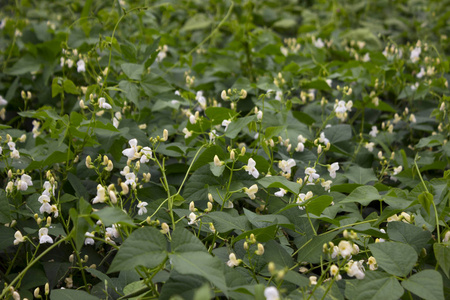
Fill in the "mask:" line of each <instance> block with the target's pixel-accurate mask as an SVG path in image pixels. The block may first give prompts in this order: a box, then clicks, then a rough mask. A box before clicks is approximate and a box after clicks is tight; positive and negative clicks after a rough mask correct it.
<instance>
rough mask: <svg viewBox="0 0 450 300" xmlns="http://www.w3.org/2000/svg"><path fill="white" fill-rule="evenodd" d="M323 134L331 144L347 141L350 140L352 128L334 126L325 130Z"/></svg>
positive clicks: (345, 125)
mask: <svg viewBox="0 0 450 300" xmlns="http://www.w3.org/2000/svg"><path fill="white" fill-rule="evenodd" d="M323 132H324V133H325V137H326V138H327V139H329V140H330V142H331V144H333V143H339V142H343V141H348V140H350V139H351V138H352V127H351V126H350V125H348V124H340V125H334V126H331V127H329V128H325V130H324V131H323Z"/></svg>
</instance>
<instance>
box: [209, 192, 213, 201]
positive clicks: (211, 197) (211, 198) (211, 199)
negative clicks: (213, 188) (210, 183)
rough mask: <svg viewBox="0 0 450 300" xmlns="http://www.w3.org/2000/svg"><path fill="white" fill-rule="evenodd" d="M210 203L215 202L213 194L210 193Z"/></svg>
mask: <svg viewBox="0 0 450 300" xmlns="http://www.w3.org/2000/svg"><path fill="white" fill-rule="evenodd" d="M208 201H209V202H214V198H213V196H212V194H211V193H208Z"/></svg>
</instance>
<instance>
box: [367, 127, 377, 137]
mask: <svg viewBox="0 0 450 300" xmlns="http://www.w3.org/2000/svg"><path fill="white" fill-rule="evenodd" d="M377 134H378V128H377V126H372V130H371V131H370V132H369V135H371V136H373V137H376V136H377Z"/></svg>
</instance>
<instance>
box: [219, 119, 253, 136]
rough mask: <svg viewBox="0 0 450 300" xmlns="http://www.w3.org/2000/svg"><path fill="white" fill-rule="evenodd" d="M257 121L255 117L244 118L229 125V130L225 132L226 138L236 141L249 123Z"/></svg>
mask: <svg viewBox="0 0 450 300" xmlns="http://www.w3.org/2000/svg"><path fill="white" fill-rule="evenodd" d="M255 119H256V117H255V116H249V117H243V118H239V119H237V120H234V121H232V122H231V123H230V125H228V129H227V131H226V132H225V136H227V137H229V138H231V139H234V138H236V137H237V135H238V134H239V132H241V131H242V129H244V128H245V126H247V124H248V123H250V122H252V121H254V120H255Z"/></svg>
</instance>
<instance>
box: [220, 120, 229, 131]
mask: <svg viewBox="0 0 450 300" xmlns="http://www.w3.org/2000/svg"><path fill="white" fill-rule="evenodd" d="M230 123H231V121H230V120H223V121H222V126H224V127H225V129H224V131H227V129H228V125H230Z"/></svg>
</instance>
